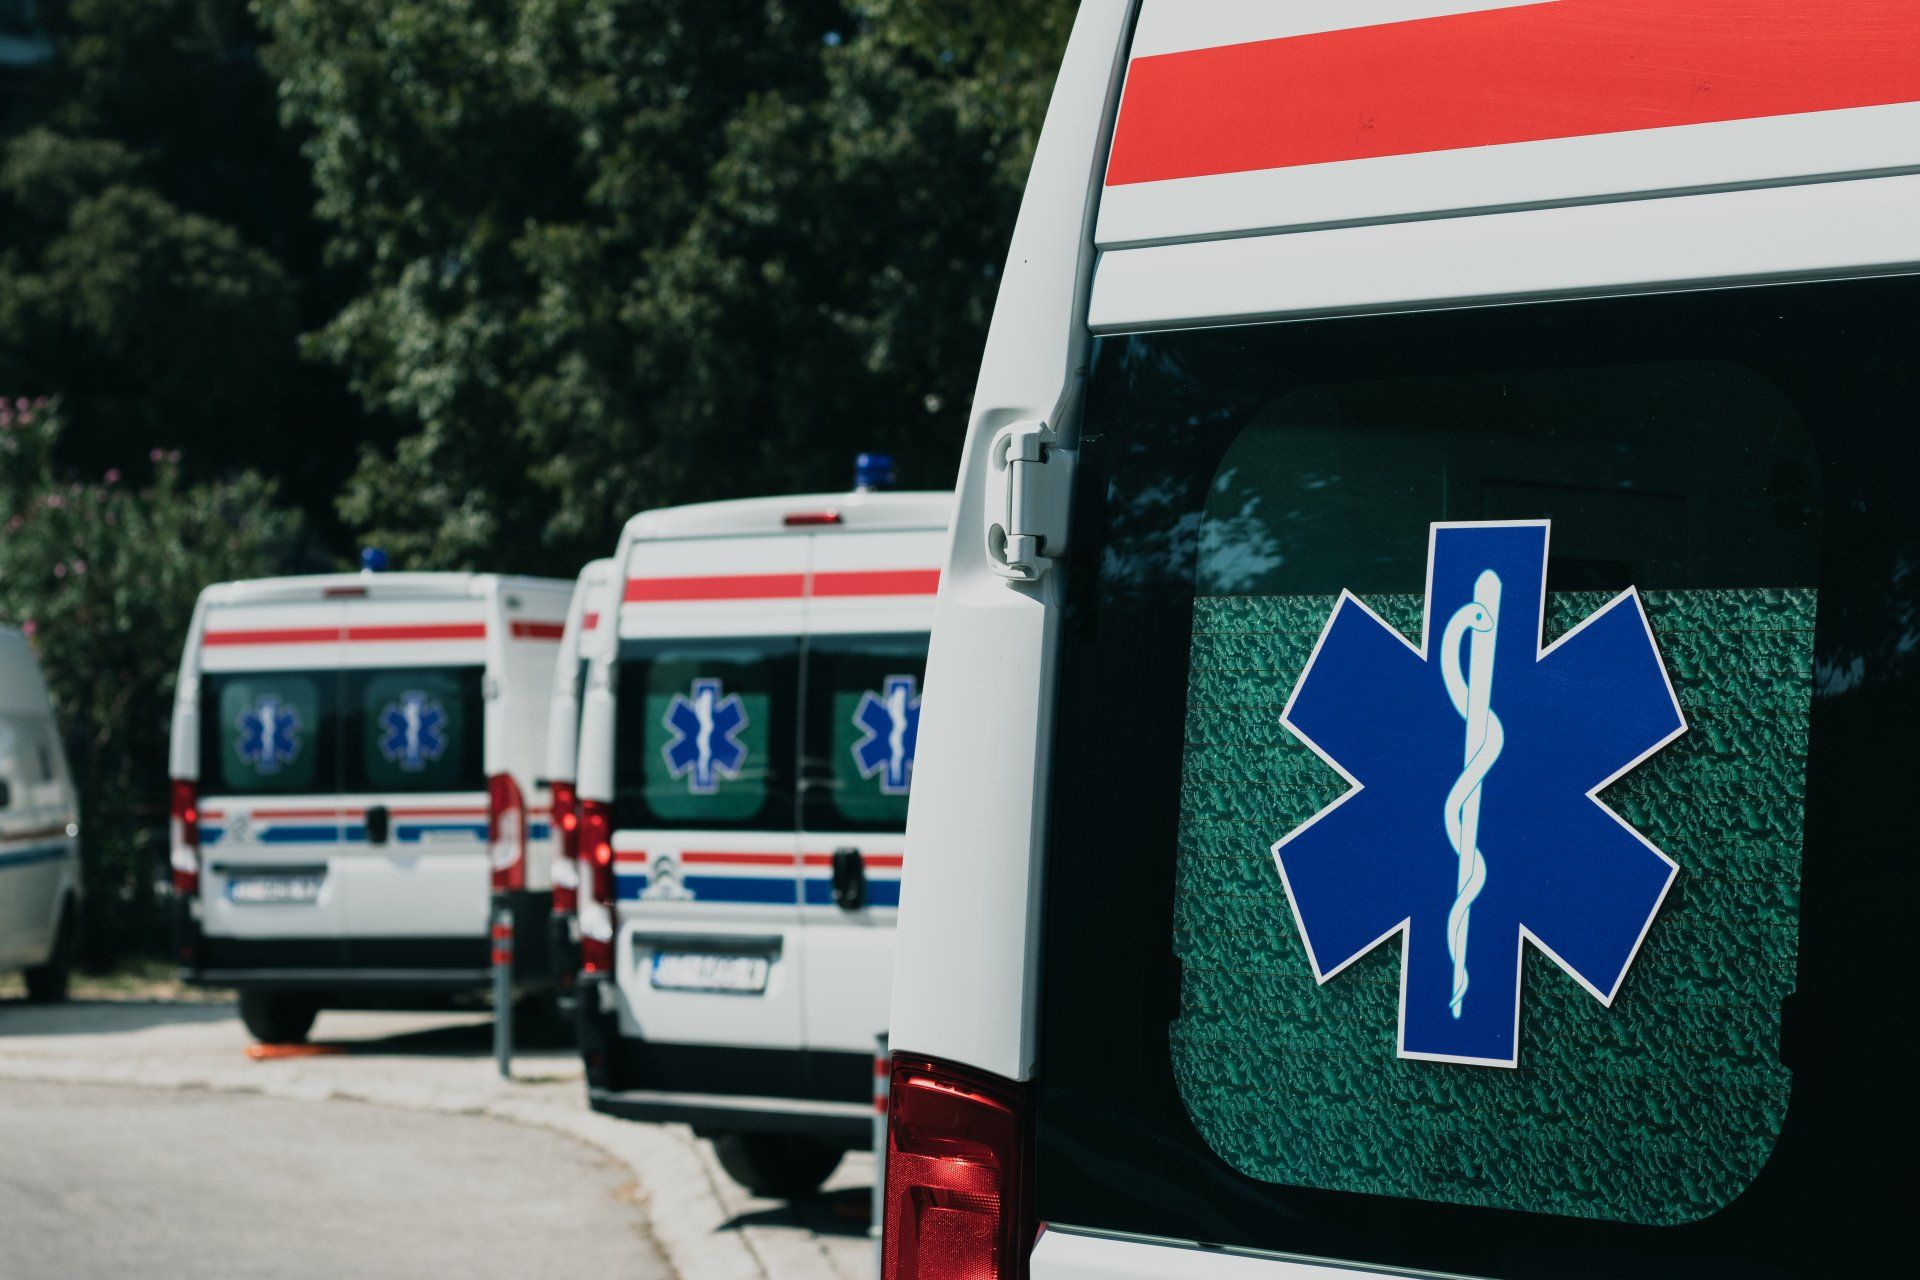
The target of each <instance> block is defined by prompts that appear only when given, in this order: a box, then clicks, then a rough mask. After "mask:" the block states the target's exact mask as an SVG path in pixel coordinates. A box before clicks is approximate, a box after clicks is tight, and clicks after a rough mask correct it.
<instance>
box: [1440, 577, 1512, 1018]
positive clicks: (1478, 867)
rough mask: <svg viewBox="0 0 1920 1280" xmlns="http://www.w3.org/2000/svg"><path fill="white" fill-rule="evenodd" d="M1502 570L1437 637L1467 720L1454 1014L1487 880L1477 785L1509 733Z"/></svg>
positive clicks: (1453, 814)
mask: <svg viewBox="0 0 1920 1280" xmlns="http://www.w3.org/2000/svg"><path fill="white" fill-rule="evenodd" d="M1499 620H1500V575H1499V574H1497V573H1495V572H1494V571H1493V570H1491V569H1488V570H1487V571H1485V572H1484V573H1482V574H1481V575H1480V576H1479V578H1477V579H1476V580H1475V581H1474V584H1473V603H1471V604H1466V605H1462V606H1460V608H1459V609H1458V610H1456V611H1455V612H1454V615H1453V617H1452V618H1451V619H1449V620H1448V622H1447V629H1446V632H1445V634H1444V635H1443V636H1442V638H1441V640H1440V674H1441V676H1442V677H1443V678H1444V679H1445V680H1446V682H1447V696H1448V697H1450V698H1452V699H1453V709H1454V710H1455V711H1457V712H1459V713H1460V718H1461V719H1462V720H1464V721H1466V730H1467V741H1466V755H1465V759H1466V767H1465V768H1463V769H1462V770H1461V771H1460V776H1459V777H1458V778H1457V779H1455V780H1454V784H1453V786H1452V788H1451V789H1449V790H1448V792H1447V800H1446V812H1445V814H1444V817H1445V820H1446V825H1447V843H1449V844H1451V845H1452V846H1453V851H1454V854H1455V855H1456V857H1457V858H1458V864H1459V872H1458V876H1457V879H1456V880H1455V886H1454V896H1453V905H1452V906H1451V907H1450V908H1448V910H1447V954H1448V955H1449V956H1451V957H1452V958H1453V998H1452V999H1451V1000H1450V1001H1449V1004H1450V1005H1451V1007H1452V1009H1453V1016H1454V1017H1456V1018H1458V1017H1459V1016H1460V1010H1461V1006H1462V1004H1463V1003H1464V1002H1465V1000H1466V998H1467V985H1468V980H1467V926H1468V924H1469V923H1470V921H1471V919H1472V915H1473V902H1474V899H1475V898H1478V897H1479V896H1480V891H1481V890H1482V889H1484V888H1486V885H1487V860H1486V858H1485V857H1483V856H1482V855H1481V852H1480V784H1481V783H1482V782H1483V781H1485V780H1486V776H1487V773H1488V771H1489V770H1491V769H1492V768H1493V762H1494V761H1495V760H1498V759H1499V758H1500V748H1501V747H1502V746H1503V745H1505V743H1506V732H1505V731H1504V730H1503V729H1502V728H1501V727H1500V717H1499V716H1497V715H1495V714H1494V713H1493V647H1494V643H1495V641H1496V640H1497V639H1498V638H1499ZM1463 639H1465V640H1467V642H1468V654H1467V668H1466V670H1465V671H1464V672H1462V671H1461V669H1460V642H1461V641H1462V640H1463Z"/></svg>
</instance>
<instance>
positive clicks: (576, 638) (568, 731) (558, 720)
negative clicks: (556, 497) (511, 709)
mask: <svg viewBox="0 0 1920 1280" xmlns="http://www.w3.org/2000/svg"><path fill="white" fill-rule="evenodd" d="M613 580H614V575H613V561H612V560H611V559H602V560H595V561H592V562H591V563H589V564H588V565H587V566H586V567H585V568H583V569H581V570H580V576H579V577H578V578H577V579H575V581H574V584H573V600H572V602H571V603H569V604H568V605H567V623H566V629H565V630H564V631H562V632H561V634H560V652H559V655H558V657H557V660H556V661H555V663H554V667H553V702H552V705H551V709H550V710H549V711H548V713H547V775H546V779H545V784H546V788H547V793H548V794H549V795H550V796H551V797H552V807H553V867H552V880H553V913H552V915H550V916H549V917H548V943H547V955H548V959H549V961H550V962H551V965H552V971H553V979H552V981H553V990H554V995H555V999H556V1000H557V1002H558V1004H559V1007H560V1011H561V1013H562V1014H563V1015H565V1016H566V1017H568V1018H569V1019H571V1018H572V1016H573V1010H574V1004H573V997H574V986H575V983H576V982H577V981H578V980H579V975H580V916H579V911H578V903H579V898H578V891H579V887H580V814H579V811H578V808H577V807H576V803H575V802H576V800H577V799H578V792H577V791H576V790H575V787H574V782H575V779H576V770H577V768H578V765H579V761H580V703H581V695H582V694H583V693H584V692H585V691H586V683H587V656H586V648H585V643H586V641H587V639H588V638H589V637H591V636H592V635H593V634H594V632H595V631H597V630H598V629H599V627H600V620H601V619H602V618H611V617H612V615H613V610H614V608H615V607H616V602H615V601H614V600H613V599H612V598H611V597H610V595H609V587H610V586H611V584H612V583H613Z"/></svg>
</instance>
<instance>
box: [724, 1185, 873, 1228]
mask: <svg viewBox="0 0 1920 1280" xmlns="http://www.w3.org/2000/svg"><path fill="white" fill-rule="evenodd" d="M872 1207H873V1191H872V1189H871V1188H868V1187H843V1188H841V1189H840V1190H838V1191H829V1192H826V1193H824V1194H822V1195H817V1196H807V1197H805V1198H804V1199H800V1200H790V1201H788V1202H787V1203H786V1204H783V1205H780V1206H778V1207H777V1208H772V1209H756V1210H755V1211H754V1212H752V1213H742V1214H738V1215H736V1216H735V1217H733V1218H732V1219H730V1220H729V1221H727V1222H725V1223H723V1224H722V1225H721V1228H720V1229H721V1230H723V1231H739V1230H741V1229H742V1228H744V1227H798V1228H801V1229H803V1230H806V1231H811V1232H813V1233H814V1234H815V1235H823V1236H864V1235H866V1234H867V1223H868V1222H869V1220H870V1219H871V1216H872Z"/></svg>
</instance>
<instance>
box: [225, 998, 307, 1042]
mask: <svg viewBox="0 0 1920 1280" xmlns="http://www.w3.org/2000/svg"><path fill="white" fill-rule="evenodd" d="M319 1014H320V1006H319V1005H318V1004H316V1003H315V1002H314V1001H313V1000H312V999H311V998H309V997H307V996H299V995H291V994H289V993H287V992H284V991H242V992H241V993H240V1021H241V1022H243V1023H245V1024H246V1027H247V1033H248V1034H249V1035H251V1036H252V1037H253V1038H254V1039H255V1040H258V1041H259V1042H260V1043H261V1044H304V1043H306V1039H307V1032H309V1031H311V1030H313V1020H314V1019H315V1018H316V1017H318V1016H319Z"/></svg>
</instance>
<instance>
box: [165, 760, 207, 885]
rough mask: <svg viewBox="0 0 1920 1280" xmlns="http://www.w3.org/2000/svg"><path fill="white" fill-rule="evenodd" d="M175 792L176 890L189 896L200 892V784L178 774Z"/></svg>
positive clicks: (172, 855) (170, 812) (170, 814)
mask: <svg viewBox="0 0 1920 1280" xmlns="http://www.w3.org/2000/svg"><path fill="white" fill-rule="evenodd" d="M171 792H172V794H171V796H170V797H169V800H168V805H167V813H168V818H169V821H168V826H170V827H171V828H172V829H173V840H172V841H171V843H172V846H173V847H172V849H171V851H170V854H169V861H171V863H172V864H173V891H174V892H175V893H177V894H180V895H182V896H188V895H191V894H196V893H198V892H200V786H199V784H198V783H194V782H188V781H185V780H184V779H180V778H175V779H174V780H173V784H172V788H171Z"/></svg>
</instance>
